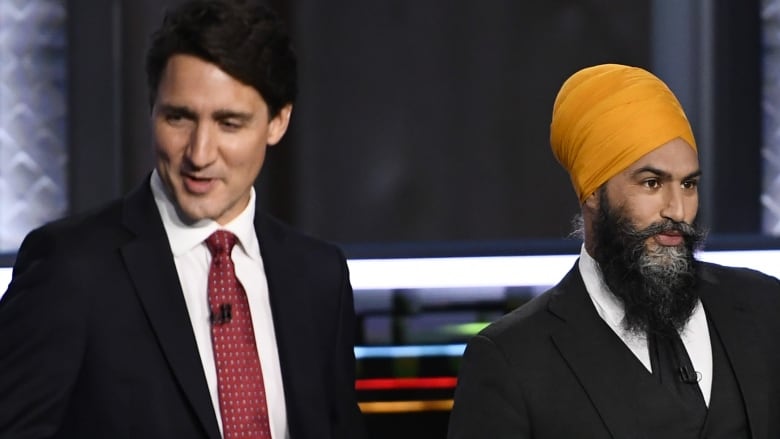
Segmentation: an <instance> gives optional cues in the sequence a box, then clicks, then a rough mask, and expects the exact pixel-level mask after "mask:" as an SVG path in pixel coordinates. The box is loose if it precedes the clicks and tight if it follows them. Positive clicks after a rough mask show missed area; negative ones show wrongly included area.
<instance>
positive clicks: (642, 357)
mask: <svg viewBox="0 0 780 439" xmlns="http://www.w3.org/2000/svg"><path fill="white" fill-rule="evenodd" d="M579 268H580V274H581V275H582V280H583V282H584V283H585V289H587V290H588V295H589V296H590V299H591V301H593V305H594V306H595V307H596V311H597V312H598V313H599V316H601V318H602V319H603V320H604V321H605V322H606V323H607V325H609V327H610V328H612V330H613V331H615V334H617V335H618V337H620V339H621V340H623V343H625V344H626V346H628V348H629V349H631V352H633V353H634V355H635V356H636V357H637V358H638V359H639V361H641V362H642V364H643V365H644V366H645V368H647V370H648V371H649V372H651V373H652V371H653V370H652V366H651V365H650V353H649V351H648V346H647V337H646V336H644V335H641V336H640V335H636V334H633V333H631V332H628V331H626V330H625V329H624V328H623V325H622V322H623V316H625V310H624V308H623V304H622V303H621V302H620V300H619V299H618V298H617V297H615V295H614V294H612V292H611V291H610V290H609V287H607V285H606V284H605V283H604V279H603V277H602V275H601V269H600V268H599V266H598V263H597V262H596V261H595V260H594V259H593V258H592V257H591V256H590V255H589V254H588V252H587V251H586V250H585V246H584V245H583V246H582V250H580V262H579ZM680 338H681V339H682V341H683V344H684V345H685V350H687V351H688V356H689V357H690V358H691V363H693V368H694V369H695V370H696V372H698V373H699V374H700V376H701V379H700V380H699V388H700V389H701V393H702V395H703V396H704V401H705V403H706V404H707V406H709V404H710V394H711V392H712V346H711V345H710V331H709V328H708V327H707V315H706V314H705V313H704V307H703V306H702V304H701V301H697V303H696V308H695V309H694V311H693V315H692V316H691V318H690V320H688V323H686V325H685V328H684V329H683V331H682V333H681V334H680Z"/></svg>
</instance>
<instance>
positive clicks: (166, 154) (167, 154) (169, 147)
mask: <svg viewBox="0 0 780 439" xmlns="http://www.w3.org/2000/svg"><path fill="white" fill-rule="evenodd" d="M153 136H154V148H155V153H156V154H157V157H158V159H159V160H164V161H167V162H174V161H179V160H180V158H181V156H182V154H183V151H184V149H185V147H186V142H183V141H182V140H181V139H180V137H181V136H180V135H178V134H177V133H176V132H175V131H172V130H170V129H164V128H156V129H155V130H154V133H153Z"/></svg>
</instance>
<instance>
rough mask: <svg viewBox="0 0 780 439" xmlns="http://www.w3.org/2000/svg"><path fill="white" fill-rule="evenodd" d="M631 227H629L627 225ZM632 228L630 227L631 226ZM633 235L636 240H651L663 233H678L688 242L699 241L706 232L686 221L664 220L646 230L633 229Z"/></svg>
mask: <svg viewBox="0 0 780 439" xmlns="http://www.w3.org/2000/svg"><path fill="white" fill-rule="evenodd" d="M626 226H629V225H626ZM629 227H630V226H629ZM630 232H631V235H633V236H634V238H636V239H640V240H645V239H647V238H650V237H652V236H655V235H658V234H661V233H667V232H677V233H679V234H680V235H682V236H683V238H685V239H686V241H687V240H699V239H700V238H702V237H703V236H704V232H702V231H701V230H700V229H699V228H697V227H696V226H695V225H693V224H688V223H686V222H685V221H674V220H671V219H664V220H661V221H657V222H654V223H652V224H650V225H649V226H647V227H645V228H644V229H641V230H639V229H634V228H633V227H631V230H630Z"/></svg>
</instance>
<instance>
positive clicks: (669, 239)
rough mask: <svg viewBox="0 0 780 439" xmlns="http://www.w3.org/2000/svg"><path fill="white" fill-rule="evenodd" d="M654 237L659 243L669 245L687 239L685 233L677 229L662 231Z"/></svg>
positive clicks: (680, 242) (678, 243) (675, 244)
mask: <svg viewBox="0 0 780 439" xmlns="http://www.w3.org/2000/svg"><path fill="white" fill-rule="evenodd" d="M653 238H654V239H655V242H657V243H658V244H659V245H663V246H667V247H672V246H678V245H681V244H682V243H683V241H684V240H685V237H684V236H683V234H682V233H680V232H679V231H677V230H669V231H666V232H661V233H659V234H657V235H654V236H653Z"/></svg>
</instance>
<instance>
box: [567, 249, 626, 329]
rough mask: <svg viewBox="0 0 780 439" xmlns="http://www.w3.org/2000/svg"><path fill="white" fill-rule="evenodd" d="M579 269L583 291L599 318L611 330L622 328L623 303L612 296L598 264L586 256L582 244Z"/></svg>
mask: <svg viewBox="0 0 780 439" xmlns="http://www.w3.org/2000/svg"><path fill="white" fill-rule="evenodd" d="M579 268H580V275H582V281H583V282H584V283H585V289H586V290H587V291H588V295H589V296H590V299H591V300H592V301H593V305H595V306H596V310H597V311H598V313H599V315H600V316H601V318H602V319H604V320H605V321H606V322H607V323H608V324H609V325H610V326H612V327H613V328H622V327H623V317H624V316H625V315H626V312H625V308H624V307H623V303H622V302H621V301H620V300H619V299H618V298H617V297H615V295H614V294H612V291H610V289H609V287H608V286H607V284H606V283H605V282H604V277H603V275H602V273H601V268H600V267H599V264H598V262H596V260H595V259H593V257H591V255H590V254H588V251H587V250H585V245H584V244H583V246H582V249H581V250H580V261H579Z"/></svg>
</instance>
